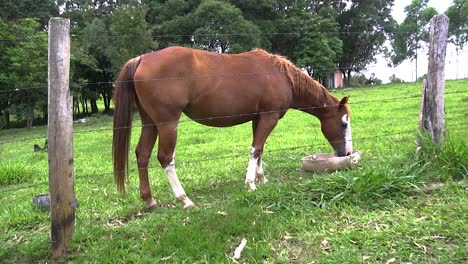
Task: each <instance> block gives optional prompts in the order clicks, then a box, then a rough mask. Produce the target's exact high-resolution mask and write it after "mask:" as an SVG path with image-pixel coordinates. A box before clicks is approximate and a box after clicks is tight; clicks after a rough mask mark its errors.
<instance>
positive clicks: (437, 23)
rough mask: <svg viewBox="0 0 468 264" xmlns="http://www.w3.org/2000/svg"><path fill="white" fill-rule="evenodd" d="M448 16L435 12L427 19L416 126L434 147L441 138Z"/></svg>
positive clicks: (443, 118)
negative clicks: (425, 58)
mask: <svg viewBox="0 0 468 264" xmlns="http://www.w3.org/2000/svg"><path fill="white" fill-rule="evenodd" d="M448 24H449V19H448V17H447V16H446V15H444V14H440V15H435V16H434V17H433V18H432V19H431V29H430V33H431V37H430V40H429V66H428V71H427V82H423V94H422V101H421V115H420V120H419V129H420V131H421V133H422V134H424V133H425V132H426V131H427V132H428V133H429V136H430V138H431V140H432V142H433V143H434V144H435V146H436V147H439V146H441V144H442V143H443V142H444V138H445V113H444V110H445V109H444V108H445V107H444V89H445V53H446V50H447V36H448Z"/></svg>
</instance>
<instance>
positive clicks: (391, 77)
mask: <svg viewBox="0 0 468 264" xmlns="http://www.w3.org/2000/svg"><path fill="white" fill-rule="evenodd" d="M389 80H390V83H403V82H405V81H403V80H402V79H400V78H398V77H396V76H395V74H392V76H390V78H389Z"/></svg>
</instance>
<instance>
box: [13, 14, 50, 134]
mask: <svg viewBox="0 0 468 264" xmlns="http://www.w3.org/2000/svg"><path fill="white" fill-rule="evenodd" d="M11 30H12V32H13V33H14V34H15V36H16V39H18V41H17V42H16V43H15V45H14V46H11V47H8V48H7V50H6V55H7V56H8V58H9V66H8V76H7V77H6V80H7V82H8V83H10V84H14V86H16V87H21V88H23V87H33V88H34V89H25V90H21V89H20V90H17V91H12V92H10V93H9V101H10V103H9V105H10V106H9V109H10V110H11V111H12V112H13V113H14V114H15V115H16V116H17V118H18V119H20V120H27V125H26V126H27V127H28V128H29V127H32V125H33V120H34V117H35V111H37V110H39V111H42V113H43V117H44V118H45V117H46V115H47V41H48V40H47V33H46V32H44V31H42V30H40V23H39V21H38V20H35V19H29V18H27V19H21V20H19V21H18V23H16V24H13V25H12V26H11ZM25 35H26V36H29V38H28V39H27V40H24V39H21V36H25ZM10 87H11V86H10ZM36 87H37V88H36Z"/></svg>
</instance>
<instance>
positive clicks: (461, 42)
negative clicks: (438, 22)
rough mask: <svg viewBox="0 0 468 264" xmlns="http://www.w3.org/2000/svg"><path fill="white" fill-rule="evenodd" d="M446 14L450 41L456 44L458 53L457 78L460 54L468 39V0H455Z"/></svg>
mask: <svg viewBox="0 0 468 264" xmlns="http://www.w3.org/2000/svg"><path fill="white" fill-rule="evenodd" d="M445 14H446V15H447V16H448V18H449V19H450V22H449V42H451V43H453V44H454V45H455V51H456V53H457V79H458V54H459V52H460V50H462V49H463V47H464V46H465V44H466V42H467V41H468V0H453V4H452V6H450V7H449V8H448V9H447V11H446V12H445Z"/></svg>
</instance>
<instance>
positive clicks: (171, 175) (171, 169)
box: [164, 159, 194, 208]
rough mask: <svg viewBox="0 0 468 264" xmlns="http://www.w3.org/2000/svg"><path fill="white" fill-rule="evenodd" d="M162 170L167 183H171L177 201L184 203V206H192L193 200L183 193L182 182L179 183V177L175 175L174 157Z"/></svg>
mask: <svg viewBox="0 0 468 264" xmlns="http://www.w3.org/2000/svg"><path fill="white" fill-rule="evenodd" d="M164 171H165V172H166V175H167V179H168V180H169V183H170V184H171V187H172V191H173V192H174V196H175V197H176V198H177V199H178V200H179V201H181V202H183V203H184V208H190V207H193V206H194V204H193V202H192V201H191V200H190V199H189V198H188V197H187V195H186V194H185V190H184V188H183V187H182V184H181V183H180V181H179V178H178V177H177V174H176V170H175V161H174V159H173V160H172V162H171V163H170V164H169V166H167V167H166V168H164Z"/></svg>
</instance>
